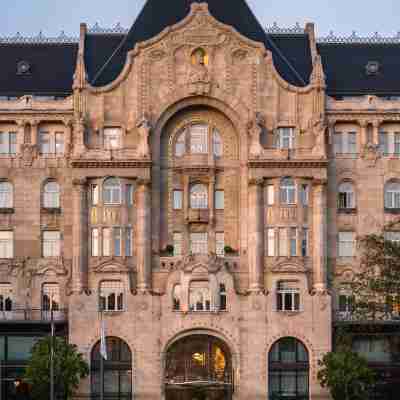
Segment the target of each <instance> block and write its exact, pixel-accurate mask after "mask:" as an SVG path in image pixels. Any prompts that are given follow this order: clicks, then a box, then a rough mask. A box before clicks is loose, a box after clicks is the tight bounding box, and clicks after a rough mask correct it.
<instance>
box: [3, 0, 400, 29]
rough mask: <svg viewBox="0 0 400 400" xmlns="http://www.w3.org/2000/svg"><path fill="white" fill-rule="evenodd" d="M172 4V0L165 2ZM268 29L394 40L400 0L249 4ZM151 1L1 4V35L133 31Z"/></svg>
mask: <svg viewBox="0 0 400 400" xmlns="http://www.w3.org/2000/svg"><path fill="white" fill-rule="evenodd" d="M159 1H160V2H161V1H166V2H167V1H169V0H159ZM247 1H248V3H249V5H250V6H251V8H252V9H253V11H254V13H255V14H256V16H257V17H258V19H259V21H260V22H261V23H262V24H263V25H264V26H268V25H272V24H273V23H274V22H277V23H278V25H279V26H282V27H291V26H294V25H295V23H296V22H299V23H300V24H301V25H302V26H304V24H305V23H306V22H314V23H315V24H316V29H317V36H325V35H327V34H328V33H329V31H330V30H333V31H334V32H335V34H337V35H344V36H349V35H350V34H351V33H352V31H356V32H357V34H358V35H360V36H370V35H372V34H373V33H374V32H379V33H380V34H382V35H383V36H394V35H396V34H397V32H399V31H400V20H399V15H400V1H399V0H378V1H373V0H247ZM144 3H145V0H0V7H1V8H0V9H1V13H0V36H13V35H14V34H15V33H16V32H20V33H21V34H23V35H26V36H32V35H37V34H38V33H39V32H40V31H43V34H44V35H46V36H58V34H59V33H60V32H61V31H62V30H63V31H65V32H66V33H67V34H69V35H74V36H77V35H78V34H79V24H80V23H81V22H86V23H87V24H88V25H89V26H92V25H93V24H95V23H96V22H98V23H99V24H100V25H101V26H103V27H112V26H114V25H116V24H117V23H118V22H120V23H121V25H122V26H123V27H126V28H129V27H130V26H131V24H132V23H133V21H134V20H135V17H136V16H137V14H138V13H139V11H140V9H141V8H142V6H143V4H144Z"/></svg>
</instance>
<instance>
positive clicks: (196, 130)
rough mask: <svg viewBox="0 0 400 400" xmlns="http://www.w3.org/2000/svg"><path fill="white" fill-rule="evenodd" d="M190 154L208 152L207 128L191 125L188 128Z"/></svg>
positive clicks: (205, 126) (201, 125) (200, 125)
mask: <svg viewBox="0 0 400 400" xmlns="http://www.w3.org/2000/svg"><path fill="white" fill-rule="evenodd" d="M189 134H190V152H191V153H192V154H196V153H201V154H206V153H207V152H208V126H207V125H203V124H196V125H192V126H190V128H189Z"/></svg>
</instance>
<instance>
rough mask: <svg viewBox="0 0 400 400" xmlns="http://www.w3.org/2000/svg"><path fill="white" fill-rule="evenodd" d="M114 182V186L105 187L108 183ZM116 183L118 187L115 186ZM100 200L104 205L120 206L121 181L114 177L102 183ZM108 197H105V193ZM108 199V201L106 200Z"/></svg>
mask: <svg viewBox="0 0 400 400" xmlns="http://www.w3.org/2000/svg"><path fill="white" fill-rule="evenodd" d="M111 181H114V182H115V183H116V184H115V185H109V186H107V184H108V182H111ZM117 183H118V185H117ZM102 189H103V190H102V200H103V204H104V205H109V206H113V205H121V203H122V185H121V180H120V179H119V178H116V177H108V178H106V179H105V180H104V181H103V185H102ZM107 192H108V193H109V195H106V193H107ZM108 197H109V199H108Z"/></svg>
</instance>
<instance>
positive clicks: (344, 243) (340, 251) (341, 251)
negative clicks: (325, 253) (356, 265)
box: [337, 231, 356, 258]
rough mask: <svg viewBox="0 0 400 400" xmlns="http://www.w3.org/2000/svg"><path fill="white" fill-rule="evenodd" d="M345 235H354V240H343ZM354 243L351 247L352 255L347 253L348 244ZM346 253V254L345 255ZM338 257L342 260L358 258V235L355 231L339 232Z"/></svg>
mask: <svg viewBox="0 0 400 400" xmlns="http://www.w3.org/2000/svg"><path fill="white" fill-rule="evenodd" d="M345 234H352V240H343V237H344V235H345ZM341 238H342V239H341ZM349 243H352V246H351V255H348V254H347V253H346V247H343V246H349V245H348V244H349ZM344 253H346V254H344ZM337 256H338V257H340V258H349V257H355V256H356V233H355V232H354V231H339V232H338V254H337Z"/></svg>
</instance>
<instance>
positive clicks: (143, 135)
mask: <svg viewBox="0 0 400 400" xmlns="http://www.w3.org/2000/svg"><path fill="white" fill-rule="evenodd" d="M137 128H138V133H139V139H140V141H139V146H138V154H139V157H144V158H150V144H149V138H150V133H151V129H152V126H151V123H150V121H149V120H148V118H147V116H144V117H143V118H142V120H141V121H140V122H139V123H138V124H137Z"/></svg>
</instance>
